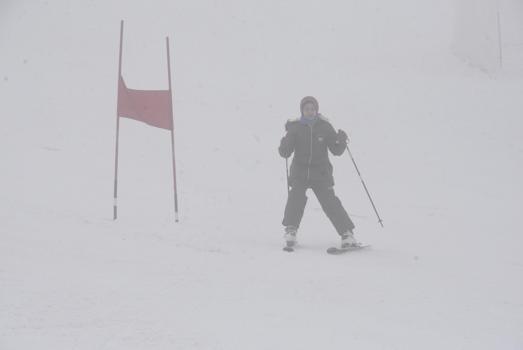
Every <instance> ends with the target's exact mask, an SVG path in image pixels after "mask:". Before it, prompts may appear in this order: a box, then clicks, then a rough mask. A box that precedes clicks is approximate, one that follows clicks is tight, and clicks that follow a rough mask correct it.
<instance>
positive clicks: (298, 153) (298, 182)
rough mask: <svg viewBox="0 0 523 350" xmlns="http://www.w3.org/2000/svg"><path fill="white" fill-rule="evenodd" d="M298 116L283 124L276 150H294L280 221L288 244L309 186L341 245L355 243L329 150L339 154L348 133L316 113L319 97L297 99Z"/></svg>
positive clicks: (282, 152)
mask: <svg viewBox="0 0 523 350" xmlns="http://www.w3.org/2000/svg"><path fill="white" fill-rule="evenodd" d="M300 111H301V117H300V118H298V119H295V120H289V121H287V123H286V124H285V130H286V134H285V136H284V137H283V138H282V139H281V142H280V147H279V149H278V150H279V153H280V155H281V156H282V157H283V158H289V157H290V156H291V155H292V153H293V152H294V158H293V159H292V163H291V167H290V176H289V186H290V190H289V196H288V199H287V204H286V206H285V214H284V218H283V222H282V224H283V225H284V226H285V236H284V237H285V241H286V245H287V247H288V248H290V249H292V247H293V246H294V245H296V233H297V231H298V228H299V227H300V222H301V219H302V217H303V211H304V209H305V204H306V203H307V196H306V195H305V193H306V191H307V189H309V188H310V189H312V191H313V192H314V194H315V195H316V197H317V198H318V201H319V202H320V204H321V207H322V209H323V211H324V212H325V214H327V216H328V218H329V219H330V221H331V222H332V224H333V225H334V227H335V228H336V231H337V232H338V234H339V235H340V236H341V248H342V249H343V248H349V247H352V246H358V245H359V244H360V243H358V242H357V241H356V239H355V238H354V234H353V230H354V224H353V222H352V220H351V219H350V218H349V215H348V214H347V212H346V211H345V209H344V208H343V206H342V204H341V202H340V200H339V198H338V197H337V196H336V195H335V193H334V188H333V186H334V178H333V176H332V165H331V163H330V161H329V156H328V151H327V149H328V150H330V152H331V153H332V154H334V155H335V156H340V155H342V154H343V152H344V151H345V148H346V147H347V142H348V137H347V133H345V132H344V131H343V130H338V132H336V131H335V130H334V128H333V127H332V125H331V124H330V123H329V121H328V120H327V119H326V118H325V117H324V116H322V115H321V114H320V113H319V104H318V101H317V100H316V99H315V98H314V97H312V96H306V97H304V98H303V99H302V100H301V103H300Z"/></svg>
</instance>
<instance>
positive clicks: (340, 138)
mask: <svg viewBox="0 0 523 350" xmlns="http://www.w3.org/2000/svg"><path fill="white" fill-rule="evenodd" d="M338 141H339V142H343V143H348V142H349V137H348V136H347V133H346V132H345V131H343V130H341V129H339V130H338Z"/></svg>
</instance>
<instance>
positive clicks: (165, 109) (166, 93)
mask: <svg viewBox="0 0 523 350" xmlns="http://www.w3.org/2000/svg"><path fill="white" fill-rule="evenodd" d="M171 108H172V105H171V91H170V90H133V89H129V88H128V87H127V86H126V85H125V82H124V80H123V77H122V76H121V75H120V78H119V81H118V108H117V113H118V116H119V117H124V118H130V119H134V120H138V121H141V122H144V123H147V124H149V125H152V126H155V127H157V128H162V129H167V130H172V128H173V123H172V115H171Z"/></svg>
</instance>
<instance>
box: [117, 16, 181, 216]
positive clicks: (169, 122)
mask: <svg viewBox="0 0 523 350" xmlns="http://www.w3.org/2000/svg"><path fill="white" fill-rule="evenodd" d="M122 46H123V20H122V21H120V51H119V58H118V98H117V99H118V101H117V103H116V138H115V139H116V140H115V152H114V192H113V198H114V203H113V220H116V218H117V217H118V202H117V199H118V140H119V138H120V117H124V118H130V119H134V120H138V121H141V122H144V123H146V124H149V125H152V126H154V127H157V128H161V129H167V130H170V131H171V151H172V161H173V190H174V220H175V221H176V222H178V190H177V186H176V160H175V157H174V113H173V100H172V86H171V56H170V54H169V37H166V38H165V48H166V51H167V79H168V81H169V89H168V90H134V89H129V88H128V87H127V86H126V85H125V81H124V80H123V76H122Z"/></svg>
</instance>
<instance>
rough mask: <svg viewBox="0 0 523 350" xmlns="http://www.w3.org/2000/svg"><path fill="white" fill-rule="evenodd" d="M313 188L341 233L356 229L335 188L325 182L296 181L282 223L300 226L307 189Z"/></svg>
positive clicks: (326, 212)
mask: <svg viewBox="0 0 523 350" xmlns="http://www.w3.org/2000/svg"><path fill="white" fill-rule="evenodd" d="M309 188H311V189H312V191H313V192H314V194H315V195H316V198H318V201H319V202H320V204H321V207H322V209H323V211H324V212H325V214H327V217H328V218H329V219H330V221H331V222H332V224H333V225H334V227H335V228H336V231H337V232H338V234H339V235H342V234H344V233H345V232H347V231H349V230H351V231H352V230H353V229H354V223H353V222H352V220H351V219H350V218H349V215H348V214H347V212H346V211H345V209H344V208H343V205H342V204H341V202H340V199H339V198H338V197H337V196H336V194H335V193H334V188H333V187H331V186H328V185H325V184H314V183H303V182H298V181H297V182H296V183H295V184H294V185H293V186H292V188H291V190H290V192H289V197H288V199H287V205H286V206H285V215H284V217H283V222H282V224H283V225H284V226H295V227H299V226H300V222H301V219H302V217H303V211H304V210H305V204H307V196H306V195H305V193H306V192H307V189H309Z"/></svg>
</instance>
